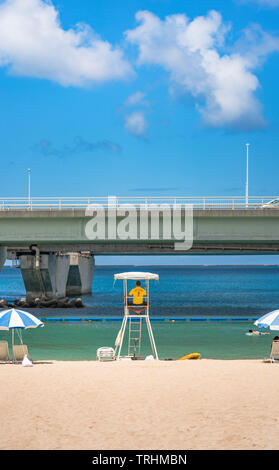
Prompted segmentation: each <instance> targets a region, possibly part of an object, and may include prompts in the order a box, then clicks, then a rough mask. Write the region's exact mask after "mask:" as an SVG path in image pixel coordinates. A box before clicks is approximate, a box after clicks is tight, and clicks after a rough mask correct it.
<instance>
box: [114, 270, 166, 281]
mask: <svg viewBox="0 0 279 470" xmlns="http://www.w3.org/2000/svg"><path fill="white" fill-rule="evenodd" d="M114 279H115V280H116V279H132V280H135V281H137V280H139V279H155V280H156V281H158V280H159V275H158V274H153V273H141V272H129V273H119V274H115V275H114Z"/></svg>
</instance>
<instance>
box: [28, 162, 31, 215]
mask: <svg viewBox="0 0 279 470" xmlns="http://www.w3.org/2000/svg"><path fill="white" fill-rule="evenodd" d="M28 205H29V207H30V206H31V170H30V168H28Z"/></svg>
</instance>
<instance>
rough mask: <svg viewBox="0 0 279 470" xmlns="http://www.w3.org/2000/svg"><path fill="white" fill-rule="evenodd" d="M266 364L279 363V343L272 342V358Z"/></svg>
mask: <svg viewBox="0 0 279 470" xmlns="http://www.w3.org/2000/svg"><path fill="white" fill-rule="evenodd" d="M264 362H279V341H272V345H271V350H270V356H269V357H268V358H266V359H264Z"/></svg>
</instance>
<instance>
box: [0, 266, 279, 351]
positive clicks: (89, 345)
mask: <svg viewBox="0 0 279 470" xmlns="http://www.w3.org/2000/svg"><path fill="white" fill-rule="evenodd" d="M132 270H133V271H134V270H142V271H151V272H156V273H158V274H159V276H160V281H159V283H156V282H155V283H153V284H152V288H151V314H152V315H155V316H160V317H165V318H166V319H168V321H164V322H160V323H157V322H152V328H153V333H154V337H155V340H156V344H157V349H158V353H159V357H160V358H161V359H164V358H173V359H176V358H178V357H180V356H182V355H184V354H188V353H190V352H199V353H201V354H202V357H205V358H223V359H238V358H247V359H248V358H263V357H266V356H268V355H269V351H270V345H271V341H272V336H273V335H272V334H271V335H269V336H260V337H253V336H252V337H251V336H247V335H246V334H245V333H246V332H247V330H248V329H249V328H253V319H252V318H253V317H257V316H260V315H263V314H264V313H267V312H269V311H271V310H274V309H276V308H278V306H279V292H278V286H279V267H277V266H266V267H263V266H262V267H144V268H138V267H137V268H131V267H123V266H121V267H97V268H96V270H95V277H94V281H93V294H92V295H90V296H89V295H87V296H84V297H83V301H84V303H85V304H86V305H87V306H88V307H87V308H85V309H79V310H76V309H75V310H72V309H67V310H61V309H59V310H58V309H57V310H56V311H55V310H40V309H37V310H35V309H30V311H32V313H35V314H36V315H38V316H39V317H42V318H46V317H52V318H55V317H57V316H59V317H69V316H71V317H72V318H76V317H78V318H80V317H83V318H84V319H85V320H84V321H78V322H46V323H45V327H44V328H40V329H36V330H33V329H32V330H25V331H24V332H23V339H24V342H25V343H26V344H27V345H28V347H29V352H30V356H31V357H32V358H33V359H34V360H39V359H60V360H62V359H63V360H85V359H86V360H92V359H95V357H96V349H97V348H98V347H100V346H113V345H114V341H115V337H116V335H117V332H118V330H119V327H120V323H119V322H110V321H105V322H94V321H93V322H88V321H86V317H90V318H92V317H94V316H101V317H104V318H106V317H107V318H109V317H110V316H118V315H121V313H122V300H123V299H122V285H121V283H120V282H119V283H116V285H113V274H114V273H116V272H124V271H132ZM24 295H25V290H24V285H23V282H22V278H21V274H20V270H19V269H16V268H4V269H3V270H2V272H1V274H0V297H1V298H9V299H14V298H20V297H22V296H24ZM179 316H183V317H187V318H192V319H193V318H200V317H205V318H207V321H203V322H196V321H187V322H180V321H175V322H172V321H171V319H172V318H174V317H175V318H177V317H179ZM223 317H226V318H229V319H230V320H228V321H220V322H218V321H211V320H212V319H214V318H223ZM235 318H239V320H235ZM241 318H249V320H248V321H247V320H244V321H243V320H241ZM10 337H11V333H10V332H5V331H0V340H3V339H9V341H10ZM142 352H143V353H147V354H148V353H149V352H150V351H149V349H148V348H147V345H146V344H143V350H142Z"/></svg>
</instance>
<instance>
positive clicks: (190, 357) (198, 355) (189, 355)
mask: <svg viewBox="0 0 279 470" xmlns="http://www.w3.org/2000/svg"><path fill="white" fill-rule="evenodd" d="M200 357H201V355H200V353H190V354H186V356H181V357H180V358H179V359H178V360H179V361H184V360H185V359H199V358H200Z"/></svg>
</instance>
